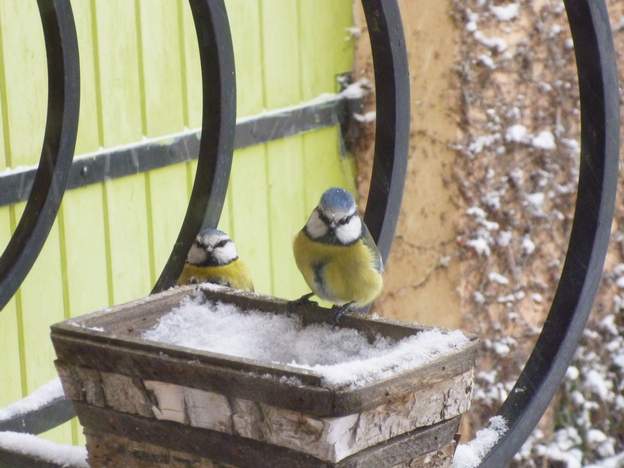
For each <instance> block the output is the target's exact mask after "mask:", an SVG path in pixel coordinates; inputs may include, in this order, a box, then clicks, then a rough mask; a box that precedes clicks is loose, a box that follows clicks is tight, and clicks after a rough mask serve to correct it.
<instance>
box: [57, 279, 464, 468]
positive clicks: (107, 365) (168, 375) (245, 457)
mask: <svg viewBox="0 0 624 468" xmlns="http://www.w3.org/2000/svg"><path fill="white" fill-rule="evenodd" d="M189 300H192V301H194V303H197V302H209V303H216V302H220V303H225V304H234V305H235V306H237V307H238V308H239V309H240V310H241V311H242V313H244V314H251V312H248V311H255V312H253V314H258V315H257V316H259V317H260V319H264V317H265V313H273V314H277V319H279V320H297V323H299V326H300V329H301V330H304V331H307V330H312V329H314V327H310V326H312V325H314V326H316V325H321V326H322V324H332V319H333V315H332V314H330V313H328V312H327V310H325V309H322V308H319V307H317V306H316V305H314V304H310V305H305V306H297V307H296V310H294V308H293V306H292V305H290V304H289V303H288V302H286V301H280V300H276V299H274V298H268V297H263V296H259V295H254V294H248V293H244V294H243V293H239V292H234V291H232V290H230V289H227V288H214V287H210V288H206V287H198V286H189V287H184V288H178V289H174V290H169V291H166V292H164V293H161V294H157V295H154V296H151V297H149V298H146V299H142V300H139V301H134V302H131V303H128V304H124V305H120V306H117V307H114V308H112V309H106V310H103V311H98V312H95V313H93V314H90V315H86V316H83V317H81V318H78V319H72V320H69V321H66V322H63V323H60V324H57V325H54V326H53V327H52V341H53V342H54V347H55V349H56V353H57V357H58V359H57V361H56V366H57V370H58V372H59V375H60V376H61V380H62V382H63V388H64V390H65V393H66V395H67V396H68V397H69V398H70V399H71V400H73V402H74V407H75V409H76V413H77V415H78V418H79V419H80V422H81V424H82V425H83V426H84V428H85V435H86V438H87V449H88V451H89V463H90V464H91V466H93V467H97V466H140V467H143V466H145V467H147V466H150V467H151V466H189V465H192V466H224V465H225V466H240V467H262V466H267V467H308V466H309V467H321V466H328V467H329V466H340V467H373V466H374V467H383V466H388V467H397V466H450V464H451V459H452V456H453V453H454V449H455V440H454V437H455V434H456V432H457V428H458V424H459V420H460V417H461V415H462V414H463V413H464V412H466V411H467V410H468V408H469V406H470V397H471V393H472V380H473V367H474V359H475V351H476V339H475V338H469V339H468V340H464V343H463V344H462V345H461V346H456V347H451V348H449V349H448V350H446V351H444V352H441V353H431V356H429V357H428V358H427V359H426V360H424V361H422V362H420V361H418V362H419V364H418V365H417V366H414V365H412V367H409V366H402V367H400V368H399V370H397V369H394V370H392V371H390V372H385V373H383V372H381V373H380V374H379V375H377V374H375V375H374V377H373V378H368V379H367V380H365V381H360V382H357V383H349V384H336V382H329V381H328V380H327V379H326V378H325V376H324V374H323V373H322V372H320V371H318V372H317V368H316V367H310V368H301V367H297V366H295V365H289V364H278V363H275V362H270V361H266V362H265V361H260V360H256V359H249V358H243V357H236V356H230V355H225V354H220V353H216V352H209V351H202V350H197V349H191V348H187V347H182V346H177V345H173V344H166V343H162V342H156V341H151V340H147V339H145V338H144V337H143V335H144V334H145V333H146V332H147V331H148V330H153V329H154V327H156V326H157V325H158V324H159V320H160V319H161V318H162V317H163V316H165V315H166V314H168V313H169V312H170V311H171V310H172V309H174V308H176V307H178V306H179V305H180V304H181V303H183V302H184V301H187V302H188V301H189ZM266 317H269V316H268V315H267V316H266ZM288 317H291V318H288ZM292 317H295V318H292ZM299 321H300V322H299ZM346 328H348V329H355V330H357V331H359V332H360V333H361V334H362V335H364V337H365V338H362V339H363V340H364V341H366V340H368V342H370V343H373V342H374V341H375V340H385V342H390V343H394V342H396V341H398V340H402V341H401V342H400V343H406V342H407V343H412V342H414V340H417V339H420V338H421V337H424V336H426V335H427V332H432V333H433V331H432V330H431V329H428V328H425V327H416V326H409V325H406V324H399V323H397V322H391V321H387V320H371V319H367V318H363V317H361V316H353V315H347V316H345V317H344V318H343V320H342V321H341V323H340V329H339V330H338V331H339V332H342V331H345V330H342V329H346ZM328 330H329V329H328ZM421 332H423V333H421ZM349 333H351V332H350V331H349ZM380 337H381V338H380ZM410 337H411V338H410ZM279 339H280V336H276V337H275V340H279ZM388 340H389V341H388ZM410 340H411V341H410ZM397 348H399V345H397ZM393 349H394V348H393ZM223 351H227V349H224V350H223ZM412 355H413V354H409V356H412Z"/></svg>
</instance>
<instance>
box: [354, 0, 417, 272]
mask: <svg viewBox="0 0 624 468" xmlns="http://www.w3.org/2000/svg"><path fill="white" fill-rule="evenodd" d="M362 7H363V8H364V14H365V16H366V24H367V25H368V33H369V36H370V42H371V47H372V51H373V65H374V69H375V83H376V86H375V95H376V103H375V104H376V111H377V119H376V125H375V158H374V160H373V173H372V176H371V184H370V191H369V194H368V200H367V203H366V213H365V214H364V222H365V223H366V225H367V226H368V228H369V230H370V232H371V234H372V236H373V238H374V239H375V242H376V243H377V246H378V247H379V250H380V251H381V255H382V257H383V259H384V261H386V260H388V255H389V253H390V246H391V245H392V241H393V239H394V231H395V229H396V224H397V220H398V218H399V212H400V210H401V199H402V198H403V186H404V185H405V174H406V171H407V151H408V146H409V126H410V88H409V68H408V65H407V51H406V48H405V36H404V35H403V24H402V22H401V14H400V12H399V6H398V3H397V2H396V0H362Z"/></svg>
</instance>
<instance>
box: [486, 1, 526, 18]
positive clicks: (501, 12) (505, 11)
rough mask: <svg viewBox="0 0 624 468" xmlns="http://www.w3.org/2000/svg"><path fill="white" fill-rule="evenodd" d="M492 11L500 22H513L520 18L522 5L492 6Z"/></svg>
mask: <svg viewBox="0 0 624 468" xmlns="http://www.w3.org/2000/svg"><path fill="white" fill-rule="evenodd" d="M490 11H491V12H492V13H493V14H494V16H496V18H497V19H498V20H499V21H511V20H512V19H514V18H516V17H517V16H518V12H519V11H520V5H519V4H517V3H508V4H507V5H490Z"/></svg>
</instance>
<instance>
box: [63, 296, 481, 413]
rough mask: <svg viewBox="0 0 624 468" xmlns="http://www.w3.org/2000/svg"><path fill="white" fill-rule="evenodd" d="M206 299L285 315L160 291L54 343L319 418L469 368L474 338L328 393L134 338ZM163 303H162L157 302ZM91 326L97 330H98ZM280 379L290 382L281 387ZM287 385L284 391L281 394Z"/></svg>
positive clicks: (255, 366) (253, 304) (310, 310)
mask: <svg viewBox="0 0 624 468" xmlns="http://www.w3.org/2000/svg"><path fill="white" fill-rule="evenodd" d="M202 292H203V294H206V295H207V296H208V297H210V298H211V299H212V300H219V301H224V302H234V303H236V304H237V305H239V306H242V308H243V309H256V310H260V311H267V312H278V313H279V312H281V313H287V312H288V311H289V310H291V309H292V308H291V306H290V305H289V303H288V302H286V301H279V300H273V299H271V298H266V297H263V296H260V295H256V294H253V293H244V292H237V291H234V290H230V289H228V288H214V287H211V288H209V289H207V290H206V289H202V288H198V287H194V286H189V287H184V288H179V289H176V290H170V291H165V292H163V293H160V294H158V295H154V296H151V297H149V298H147V299H142V300H139V301H135V302H132V303H129V304H126V305H124V306H118V307H115V308H113V309H111V310H108V311H102V312H100V313H95V314H92V315H88V316H86V317H85V318H82V319H74V320H72V321H70V322H67V323H63V324H57V325H55V326H53V327H52V340H53V342H54V345H55V348H56V352H57V356H58V358H59V361H60V362H61V363H62V364H66V365H76V366H81V367H89V368H93V369H98V370H101V371H104V372H119V373H121V374H125V375H128V376H132V377H137V378H140V379H144V380H158V381H162V382H168V383H173V384H178V385H185V386H189V387H192V388H197V389H200V390H207V391H211V392H216V393H220V394H223V395H228V396H231V397H239V398H244V399H250V400H256V401H260V402H263V403H266V404H270V405H275V406H279V407H282V408H286V409H292V410H299V411H303V412H306V413H310V414H314V415H317V416H334V417H335V416H344V415H349V414H353V413H357V412H360V411H362V410H366V409H369V408H374V407H378V406H380V405H382V404H385V403H388V402H391V401H395V400H397V399H398V398H401V397H402V396H405V395H407V394H409V393H411V392H413V391H414V389H423V388H427V387H429V386H431V385H433V384H436V383H438V382H444V381H448V380H449V379H450V378H452V377H454V376H458V375H461V374H464V373H466V372H468V371H470V370H471V369H472V367H473V366H474V359H475V353H476V345H477V343H476V340H474V339H473V340H472V342H471V343H470V344H469V345H467V347H466V348H464V349H458V350H455V351H453V352H449V353H447V354H444V355H441V356H439V357H438V358H436V359H435V360H433V361H431V362H430V363H428V364H426V365H423V366H422V367H420V368H416V369H413V370H411V371H408V372H404V373H402V374H399V375H397V376H395V377H392V378H389V379H386V380H384V381H383V382H378V383H373V384H368V385H366V386H363V387H357V388H355V389H350V388H330V387H325V386H324V385H323V382H322V380H321V379H320V377H319V376H318V375H316V374H314V373H313V372H309V371H303V370H301V369H297V368H291V367H289V366H284V365H279V364H266V363H260V362H258V361H255V360H253V359H243V358H236V357H233V356H226V355H222V354H218V353H211V352H207V351H199V350H193V349H190V348H184V347H181V346H173V345H166V344H162V343H156V342H149V341H146V340H143V339H142V338H140V335H141V332H142V330H146V329H147V328H149V327H150V326H152V324H153V323H155V321H156V320H157V317H158V316H159V315H160V314H162V313H164V312H165V311H167V310H169V309H171V307H172V305H173V304H177V303H179V301H180V300H182V298H183V297H185V295H189V294H198V293H202ZM163 304H165V305H163ZM303 311H304V313H306V314H307V316H306V319H307V321H304V323H310V322H313V323H314V322H321V321H325V320H328V319H327V316H328V314H327V313H326V312H325V311H324V309H322V308H320V307H318V306H308V307H304V308H303ZM349 319H350V320H349V321H347V320H345V321H343V322H341V325H340V326H354V325H355V326H356V327H357V324H359V325H360V328H362V329H367V330H368V333H370V334H371V335H374V334H375V333H379V334H381V335H382V336H388V337H392V338H395V337H397V336H400V337H404V336H408V335H411V334H415V333H418V332H419V331H420V330H421V329H420V328H418V327H414V326H409V325H398V324H395V323H391V322H384V321H376V320H370V319H365V318H362V317H355V316H351V317H349ZM89 327H102V328H103V330H104V331H99V330H93V329H90V328H89ZM282 377H294V378H295V380H294V381H293V382H290V383H289V382H288V381H287V382H282V381H280V380H283V379H281V378H282ZM285 388H288V391H285V390H284V389H285Z"/></svg>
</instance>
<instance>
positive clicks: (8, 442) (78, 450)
mask: <svg viewBox="0 0 624 468" xmlns="http://www.w3.org/2000/svg"><path fill="white" fill-rule="evenodd" d="M0 449H5V450H10V451H12V452H18V453H22V454H24V455H32V456H35V457H37V458H40V459H42V460H44V461H46V462H48V463H54V464H57V465H60V466H72V467H78V466H80V467H88V466H89V465H88V464H87V450H86V449H85V448H84V447H77V446H74V445H63V444H57V443H54V442H50V441H48V440H45V439H41V438H40V437H37V436H34V435H32V434H22V433H19V432H0Z"/></svg>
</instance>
